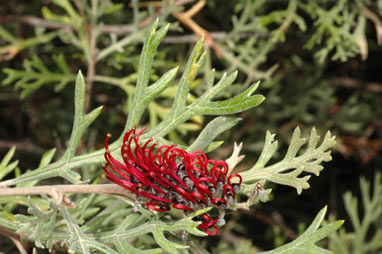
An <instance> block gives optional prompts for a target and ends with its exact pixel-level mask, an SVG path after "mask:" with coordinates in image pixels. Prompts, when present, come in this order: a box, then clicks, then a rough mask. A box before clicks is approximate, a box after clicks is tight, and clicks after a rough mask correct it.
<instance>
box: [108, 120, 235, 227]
mask: <svg viewBox="0 0 382 254" xmlns="http://www.w3.org/2000/svg"><path fill="white" fill-rule="evenodd" d="M144 131H145V128H143V129H142V130H140V131H139V132H136V127H135V126H134V128H133V129H131V130H129V131H127V132H126V134H125V135H124V137H123V145H122V147H121V154H122V158H123V163H122V162H119V161H117V160H116V159H115V158H114V157H113V156H112V155H111V152H110V150H109V145H108V143H109V139H110V137H111V135H107V137H106V139H105V150H106V151H105V159H106V162H107V163H108V164H109V168H106V167H105V166H103V167H102V168H103V170H104V171H105V173H106V177H107V178H108V179H109V180H110V181H112V182H114V183H116V184H118V185H120V186H122V187H123V188H125V189H127V190H128V191H130V192H132V193H135V194H136V197H137V198H138V197H140V198H139V202H144V203H145V204H146V207H147V208H148V209H150V210H152V211H155V212H165V211H168V210H169V209H170V205H171V204H172V207H173V208H175V209H180V210H183V211H185V212H186V213H188V212H193V211H195V210H198V209H201V208H205V207H206V206H212V207H216V208H218V207H219V206H220V209H221V206H222V205H224V206H227V204H228V201H227V199H228V198H229V199H230V200H231V201H230V202H232V198H233V199H234V198H235V194H236V193H237V192H238V191H239V190H240V185H241V182H242V179H241V176H240V175H238V174H231V175H229V176H227V173H228V171H229V169H228V164H227V163H226V162H225V161H214V160H210V159H208V158H207V156H206V155H205V153H203V152H202V151H195V152H192V153H188V152H186V151H185V150H182V149H179V148H177V147H176V145H175V144H174V145H171V146H168V145H162V146H160V147H158V149H157V152H156V153H154V149H155V148H156V146H157V145H158V143H157V142H153V140H152V138H150V139H148V140H147V141H146V142H144V144H143V146H141V143H140V142H139V138H140V136H141V135H142V134H143V132H144ZM152 142H153V143H152ZM110 169H112V171H114V172H115V174H113V173H112V172H111V171H110ZM232 178H238V180H239V182H238V183H236V182H237V181H235V183H231V180H232ZM235 180H236V179H235ZM137 200H138V199H137ZM231 204H232V203H231ZM229 205H230V204H228V207H229ZM219 219H220V217H217V218H215V219H212V218H211V217H210V216H209V215H208V214H207V213H204V214H202V215H201V216H198V217H195V218H194V220H199V221H201V222H202V223H201V224H200V225H199V226H198V228H200V229H204V231H205V232H206V233H207V234H208V235H216V234H217V233H218V227H217V226H216V223H217V222H218V221H219Z"/></svg>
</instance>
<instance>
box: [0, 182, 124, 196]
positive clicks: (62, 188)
mask: <svg viewBox="0 0 382 254" xmlns="http://www.w3.org/2000/svg"><path fill="white" fill-rule="evenodd" d="M0 190H1V191H0V196H29V195H41V194H46V195H50V196H52V197H53V198H57V193H62V194H65V193H95V194H103V195H122V196H126V195H130V193H129V192H128V191H126V189H124V188H122V187H121V186H119V185H116V184H70V185H45V186H34V187H23V188H1V187H0Z"/></svg>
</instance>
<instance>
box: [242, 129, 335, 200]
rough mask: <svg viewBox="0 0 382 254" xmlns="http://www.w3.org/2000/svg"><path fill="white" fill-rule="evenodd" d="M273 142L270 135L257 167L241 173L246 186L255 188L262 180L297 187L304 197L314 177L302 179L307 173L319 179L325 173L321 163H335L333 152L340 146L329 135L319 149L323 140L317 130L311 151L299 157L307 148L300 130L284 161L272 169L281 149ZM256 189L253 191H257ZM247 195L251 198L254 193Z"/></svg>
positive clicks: (309, 148)
mask: <svg viewBox="0 0 382 254" xmlns="http://www.w3.org/2000/svg"><path fill="white" fill-rule="evenodd" d="M273 138H274V135H272V134H270V133H269V132H268V133H267V136H266V139H265V145H264V148H263V151H262V153H261V155H260V158H259V160H258V161H257V163H256V164H255V165H254V166H253V167H252V168H251V169H249V170H247V171H245V172H241V173H240V175H241V176H242V178H243V183H244V184H253V185H255V184H256V182H257V181H259V180H267V181H270V182H274V183H277V184H282V185H288V186H291V187H294V188H296V190H297V193H298V194H300V193H301V192H302V190H303V189H307V188H309V184H308V180H309V178H310V175H308V176H304V177H299V175H300V174H302V173H303V172H306V173H310V174H315V175H317V176H318V175H319V173H320V171H321V170H322V169H323V167H322V166H321V165H320V164H321V162H323V161H330V160H331V159H332V157H331V156H330V150H329V149H330V148H332V147H333V146H334V145H335V144H336V142H335V139H334V137H332V136H331V134H330V132H327V134H326V135H325V138H324V140H323V141H322V144H321V145H320V146H318V147H317V143H318V140H319V139H320V136H318V135H317V132H316V129H315V128H313V129H312V131H311V134H310V139H309V145H308V148H307V150H306V151H305V152H304V153H302V154H301V155H297V153H298V151H299V150H300V148H301V147H302V146H303V145H304V144H305V139H303V138H301V132H300V129H299V128H296V129H295V131H294V133H293V136H292V140H291V143H290V145H289V149H288V151H287V153H286V155H285V157H284V159H283V160H281V161H280V162H278V163H275V164H273V165H271V166H265V165H266V164H267V163H268V161H269V160H270V159H271V157H272V156H273V154H274V153H275V152H276V149H277V141H274V140H273ZM254 187H255V186H253V188H251V189H252V190H253V189H254ZM246 194H248V195H250V193H246Z"/></svg>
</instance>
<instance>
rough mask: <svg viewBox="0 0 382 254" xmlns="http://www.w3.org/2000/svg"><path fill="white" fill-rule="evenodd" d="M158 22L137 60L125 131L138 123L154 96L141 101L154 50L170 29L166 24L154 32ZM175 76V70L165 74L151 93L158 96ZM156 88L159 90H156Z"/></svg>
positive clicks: (147, 80)
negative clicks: (135, 78)
mask: <svg viewBox="0 0 382 254" xmlns="http://www.w3.org/2000/svg"><path fill="white" fill-rule="evenodd" d="M158 22H159V21H158V20H156V21H155V22H154V23H153V25H152V27H151V29H150V32H149V34H148V36H147V38H146V41H145V44H144V45H143V49H142V52H141V56H140V58H139V70H138V79H137V84H136V88H135V93H134V98H133V101H132V105H131V108H132V109H134V110H131V112H130V113H129V117H128V120H127V123H126V126H125V131H126V130H127V129H129V128H132V127H133V125H134V124H137V123H138V121H139V119H140V118H141V116H142V114H143V112H144V110H145V108H146V107H147V104H148V102H149V101H151V100H152V99H153V98H154V96H155V95H154V96H148V97H147V99H146V100H144V99H143V98H144V97H145V94H146V93H147V86H148V83H149V78H150V73H151V66H152V63H153V60H154V55H155V52H156V49H157V47H158V45H159V43H160V41H161V40H162V38H163V37H164V36H165V35H166V33H167V31H168V28H169V27H170V25H169V24H168V25H167V26H165V27H162V28H160V29H159V30H158V31H156V29H157V26H158ZM175 74H176V70H172V71H170V73H168V74H167V75H168V76H165V77H163V79H162V80H160V81H158V84H156V85H155V86H154V87H153V88H152V89H153V91H155V90H156V91H155V93H156V94H159V93H160V91H161V90H163V89H164V88H165V87H166V86H167V85H168V84H169V83H170V82H171V81H172V79H173V78H174V76H175ZM157 86H158V87H159V88H157Z"/></svg>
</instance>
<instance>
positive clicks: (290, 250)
mask: <svg viewBox="0 0 382 254" xmlns="http://www.w3.org/2000/svg"><path fill="white" fill-rule="evenodd" d="M326 210H327V207H326V206H325V207H324V208H323V209H321V211H320V212H319V213H318V214H317V216H316V218H315V219H314V220H313V222H312V224H311V225H310V226H309V228H308V229H307V230H305V232H304V233H303V234H302V235H300V236H299V237H298V238H297V239H296V240H294V241H293V242H290V243H288V244H285V245H283V246H281V247H279V248H276V249H274V250H271V251H264V252H260V253H259V254H306V253H309V254H329V253H333V252H332V251H328V250H325V249H323V248H321V247H319V246H317V245H316V243H317V242H318V241H320V240H322V239H324V238H326V237H328V236H329V235H330V234H331V233H333V232H335V231H336V230H337V229H339V228H340V227H341V226H342V224H343V223H344V221H341V220H339V221H335V222H332V223H330V224H328V225H325V226H323V227H321V228H320V229H318V228H319V226H320V225H321V222H322V220H323V219H324V217H325V214H326Z"/></svg>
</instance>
